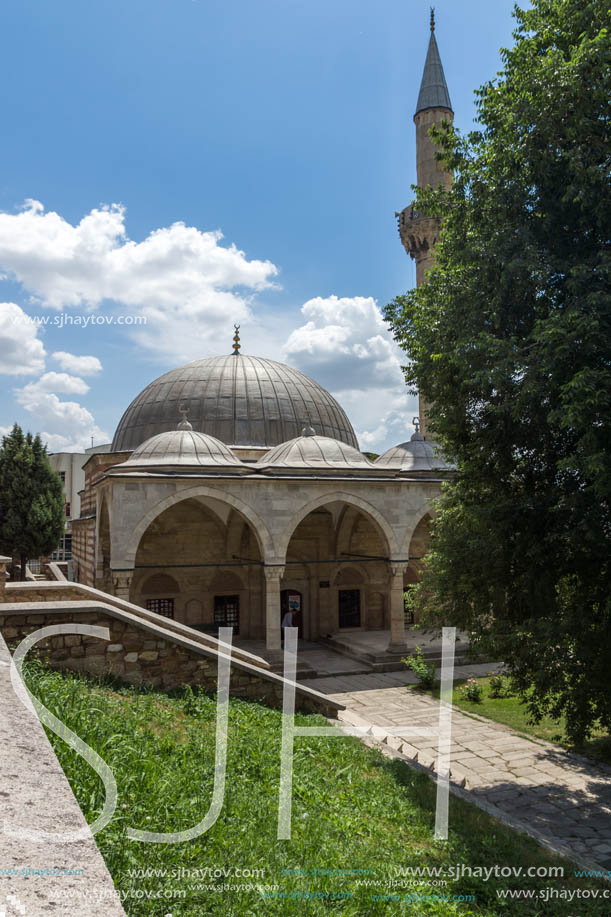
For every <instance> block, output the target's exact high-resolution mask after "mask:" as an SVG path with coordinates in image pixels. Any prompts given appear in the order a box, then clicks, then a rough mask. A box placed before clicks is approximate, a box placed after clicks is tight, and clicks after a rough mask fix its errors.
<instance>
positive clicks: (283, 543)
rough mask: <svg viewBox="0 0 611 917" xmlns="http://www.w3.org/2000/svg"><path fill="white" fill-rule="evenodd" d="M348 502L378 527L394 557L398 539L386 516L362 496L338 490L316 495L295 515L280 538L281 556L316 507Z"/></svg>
mask: <svg viewBox="0 0 611 917" xmlns="http://www.w3.org/2000/svg"><path fill="white" fill-rule="evenodd" d="M337 502H340V503H348V504H350V505H351V506H354V507H356V508H357V509H358V510H360V512H362V513H363V514H364V515H365V516H367V517H368V518H369V519H370V520H371V522H372V523H373V525H374V527H375V528H376V530H377V532H378V534H379V535H380V538H381V539H382V544H383V545H385V547H386V550H387V551H388V555H389V556H390V557H392V556H393V555H395V554H396V553H397V549H398V539H397V537H396V535H395V532H394V530H393V528H392V526H391V525H390V523H389V522H387V520H386V519H385V518H384V516H383V515H382V514H381V513H380V512H379V511H378V510H377V509H376V508H375V506H372V505H371V503H368V502H367V501H366V500H363V499H362V498H361V497H357V496H355V495H354V494H349V493H344V492H343V491H337V492H335V493H330V494H325V495H324V496H321V497H316V498H315V499H313V500H310V501H309V502H308V503H306V504H305V505H304V506H302V507H301V509H299V510H297V512H296V513H295V514H294V515H293V517H292V519H291V521H290V523H289V524H288V526H287V527H286V529H285V530H284V533H283V534H282V536H280V537H279V539H278V553H279V555H280V556H281V557H285V556H286V552H287V549H288V546H289V542H290V540H291V537H292V536H293V533H294V532H295V530H296V528H297V526H298V525H299V523H300V522H303V520H304V519H305V518H306V516H309V514H310V513H311V512H313V511H314V510H315V509H320V508H321V507H324V506H325V504H328V503H337Z"/></svg>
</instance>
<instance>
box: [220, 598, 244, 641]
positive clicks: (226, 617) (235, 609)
mask: <svg viewBox="0 0 611 917" xmlns="http://www.w3.org/2000/svg"><path fill="white" fill-rule="evenodd" d="M219 627H233V636H234V637H237V635H238V634H239V633H240V596H239V595H215V596H214V629H215V631H218V629H219Z"/></svg>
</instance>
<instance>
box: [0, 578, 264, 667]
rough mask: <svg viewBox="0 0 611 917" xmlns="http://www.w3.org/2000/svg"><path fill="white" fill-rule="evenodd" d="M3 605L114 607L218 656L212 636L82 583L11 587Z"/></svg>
mask: <svg viewBox="0 0 611 917" xmlns="http://www.w3.org/2000/svg"><path fill="white" fill-rule="evenodd" d="M4 601H5V602H11V603H12V602H15V603H17V604H23V603H30V604H31V603H37V602H41V603H44V604H45V605H48V603H50V602H55V603H57V602H83V601H85V602H89V603H95V604H96V606H97V605H99V604H103V605H112V607H113V608H116V609H118V610H119V611H122V612H126V613H128V614H130V615H132V616H134V617H136V618H139V619H141V620H142V621H143V622H144V625H146V624H149V623H154V624H157V625H158V626H160V627H163V629H164V630H165V631H168V632H170V631H171V632H173V633H175V634H178V635H179V636H183V637H188V638H189V639H190V640H193V641H195V642H196V643H201V644H202V645H203V646H206V647H208V648H211V649H213V650H215V651H217V652H218V640H217V639H216V638H215V637H213V636H212V635H211V634H204V633H200V631H196V630H193V629H192V628H190V627H188V626H187V625H186V624H182V623H181V622H180V621H174V620H173V619H172V618H164V617H161V616H160V615H158V614H155V612H154V611H148V610H147V609H146V608H143V607H142V606H141V605H134V604H133V602H127V601H126V600H125V599H121V598H119V597H118V596H115V595H109V594H108V593H107V592H102V591H101V590H100V589H94V588H93V587H92V586H85V585H83V584H82V583H72V582H68V581H65V582H64V581H60V582H50V581H49V582H42V581H37V582H27V583H8V584H7V586H6V594H5V597H4ZM233 654H234V655H235V657H236V658H237V659H241V660H242V661H243V662H249V663H251V664H252V665H255V666H257V668H260V669H265V670H269V669H270V668H271V667H270V664H269V663H268V662H267V660H265V659H263V658H261V657H260V656H255V655H253V654H252V653H249V652H247V651H246V650H243V649H238V648H237V647H236V648H235V649H234V651H233Z"/></svg>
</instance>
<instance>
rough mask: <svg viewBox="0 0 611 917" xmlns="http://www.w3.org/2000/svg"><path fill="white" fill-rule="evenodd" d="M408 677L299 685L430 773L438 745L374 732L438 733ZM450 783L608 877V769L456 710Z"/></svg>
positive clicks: (483, 670)
mask: <svg viewBox="0 0 611 917" xmlns="http://www.w3.org/2000/svg"><path fill="white" fill-rule="evenodd" d="M492 668H496V667H493V666H491V665H490V663H488V664H485V665H480V666H463V667H457V668H456V670H455V673H454V675H455V678H456V679H459V678H465V677H468V676H470V675H474V676H481V675H486V674H488V672H489V671H490V670H491V669H492ZM414 680H415V679H414V676H413V675H412V674H411V673H408V672H405V673H403V672H391V673H386V674H372V675H369V674H364V675H339V676H337V677H329V678H317V679H312V680H311V681H304V682H302V684H305V685H308V686H309V687H312V688H315V690H317V691H321V692H322V693H324V694H328V695H329V696H330V697H332V698H333V699H334V700H338V701H340V702H341V703H342V704H345V705H346V710H345V711H343V712H342V713H341V714H340V719H341V720H343V721H344V722H347V723H350V724H352V725H365V724H367V725H371V726H372V727H378V728H376V729H375V731H374V738H375V739H376V740H377V741H382V742H384V743H386V744H387V745H388V747H389V748H391V749H393V750H394V751H395V752H396V753H399V754H400V755H401V756H402V757H404V758H405V759H406V760H408V761H411V762H417V764H418V765H420V766H422V767H424V768H426V769H430V770H434V769H435V766H436V759H437V745H436V742H437V739H436V738H434V737H426V738H422V737H420V738H419V737H415V736H410V734H409V731H408V730H407V729H406V731H405V737H403V736H385V735H384V733H383V731H381V730H380V728H379V727H381V728H382V730H383V727H384V726H386V727H389V728H390V727H395V726H402V725H404V724H410V725H412V726H421V727H422V726H429V727H430V726H433V727H434V726H437V725H438V721H439V702H438V701H435V700H434V699H433V698H431V697H429V696H427V695H422V694H417V693H416V692H413V691H408V690H406V688H405V685H406V684H408V683H410V682H412V683H413V681H414ZM451 756H452V760H451V781H452V783H453V785H454V787H455V788H456V789H458V788H460V787H462V788H463V792H460V790H459V793H460V795H464V791H466V793H467V795H468V797H469V798H470V800H471V801H472V802H474V803H476V804H478V805H480V806H482V808H485V809H486V810H487V811H488V812H490V813H491V814H493V815H496V816H497V817H499V818H501V819H502V820H503V821H506V822H508V823H510V824H512V825H514V826H516V827H519V828H521V829H522V830H523V831H525V832H527V833H528V834H531V835H533V836H534V837H536V838H537V839H538V840H540V841H542V842H543V843H545V844H546V845H547V846H549V847H551V848H552V849H554V850H557V851H559V852H561V853H564V854H565V855H568V856H570V857H572V858H573V859H576V860H577V861H579V862H580V863H582V864H585V865H587V866H590V867H591V868H596V867H598V868H603V869H609V870H611V767H608V766H606V765H597V764H595V763H593V762H592V761H590V760H588V759H587V758H584V757H581V756H580V755H575V754H572V753H570V752H567V751H565V750H564V749H562V748H559V747H558V746H555V745H551V744H549V743H548V742H542V741H539V740H538V739H533V740H531V739H526V738H523V737H522V736H520V735H517V734H516V733H514V732H513V731H512V730H511V729H509V728H507V727H505V726H502V725H500V724H498V723H494V722H493V721H492V720H487V719H484V718H483V717H472V716H470V715H467V714H465V713H462V712H460V711H459V710H458V709H457V708H454V710H453V714H452V745H451Z"/></svg>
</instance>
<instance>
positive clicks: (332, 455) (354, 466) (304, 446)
mask: <svg viewBox="0 0 611 917" xmlns="http://www.w3.org/2000/svg"><path fill="white" fill-rule="evenodd" d="M257 467H258V468H261V469H268V468H270V469H272V468H273V469H278V470H284V469H286V470H291V471H307V470H312V471H333V470H340V471H355V470H360V471H363V470H367V469H369V470H373V465H372V464H371V462H370V461H369V459H368V458H367V457H366V456H364V455H363V454H362V453H361V452H359V451H358V449H355V448H354V446H349V445H348V444H347V443H343V442H340V441H339V440H338V439H332V438H331V437H330V436H318V435H317V434H316V433H315V432H314V430H313V429H312V427H304V429H303V431H302V433H301V436H298V437H296V439H290V440H289V441H288V442H286V443H280V445H279V446H275V447H274V448H273V449H270V451H269V452H268V453H267V455H264V456H263V458H262V459H259V461H258V462H257Z"/></svg>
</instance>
